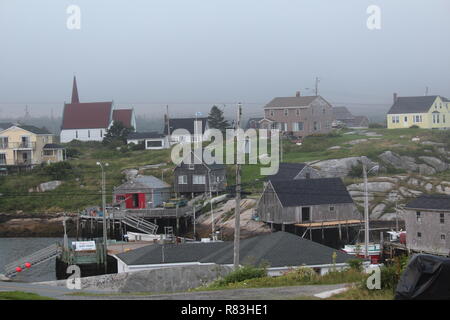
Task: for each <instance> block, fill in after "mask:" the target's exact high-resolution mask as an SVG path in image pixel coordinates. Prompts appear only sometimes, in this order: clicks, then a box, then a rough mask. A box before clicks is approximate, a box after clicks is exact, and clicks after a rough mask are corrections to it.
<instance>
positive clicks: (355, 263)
mask: <svg viewBox="0 0 450 320" xmlns="http://www.w3.org/2000/svg"><path fill="white" fill-rule="evenodd" d="M347 263H348V265H349V266H350V269H352V270H355V271H359V272H361V271H362V270H363V267H362V260H361V259H351V260H348V261H347Z"/></svg>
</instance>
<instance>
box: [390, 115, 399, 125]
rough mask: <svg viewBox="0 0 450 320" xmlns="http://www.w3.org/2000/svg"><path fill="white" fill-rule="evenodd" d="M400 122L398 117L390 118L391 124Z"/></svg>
mask: <svg viewBox="0 0 450 320" xmlns="http://www.w3.org/2000/svg"><path fill="white" fill-rule="evenodd" d="M399 122H400V116H392V123H399Z"/></svg>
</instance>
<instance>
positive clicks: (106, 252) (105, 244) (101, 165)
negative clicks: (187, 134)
mask: <svg viewBox="0 0 450 320" xmlns="http://www.w3.org/2000/svg"><path fill="white" fill-rule="evenodd" d="M97 165H98V166H100V168H101V170H102V207H103V258H104V264H105V274H106V273H107V272H108V266H107V260H108V245H107V241H108V235H107V229H106V186H105V168H104V167H107V166H108V163H104V164H102V163H101V162H97Z"/></svg>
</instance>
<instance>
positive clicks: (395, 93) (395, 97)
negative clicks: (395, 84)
mask: <svg viewBox="0 0 450 320" xmlns="http://www.w3.org/2000/svg"><path fill="white" fill-rule="evenodd" d="M397 99H398V97H397V92H394V103H396V102H397Z"/></svg>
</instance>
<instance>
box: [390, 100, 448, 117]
mask: <svg viewBox="0 0 450 320" xmlns="http://www.w3.org/2000/svg"><path fill="white" fill-rule="evenodd" d="M437 97H439V96H419V97H398V98H397V100H396V101H395V103H394V104H393V105H392V107H391V109H390V110H389V112H388V114H400V113H425V112H428V110H430V108H431V106H432V104H433V103H434V101H436V98H437ZM442 99H443V100H444V101H445V99H446V98H443V97H442Z"/></svg>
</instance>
